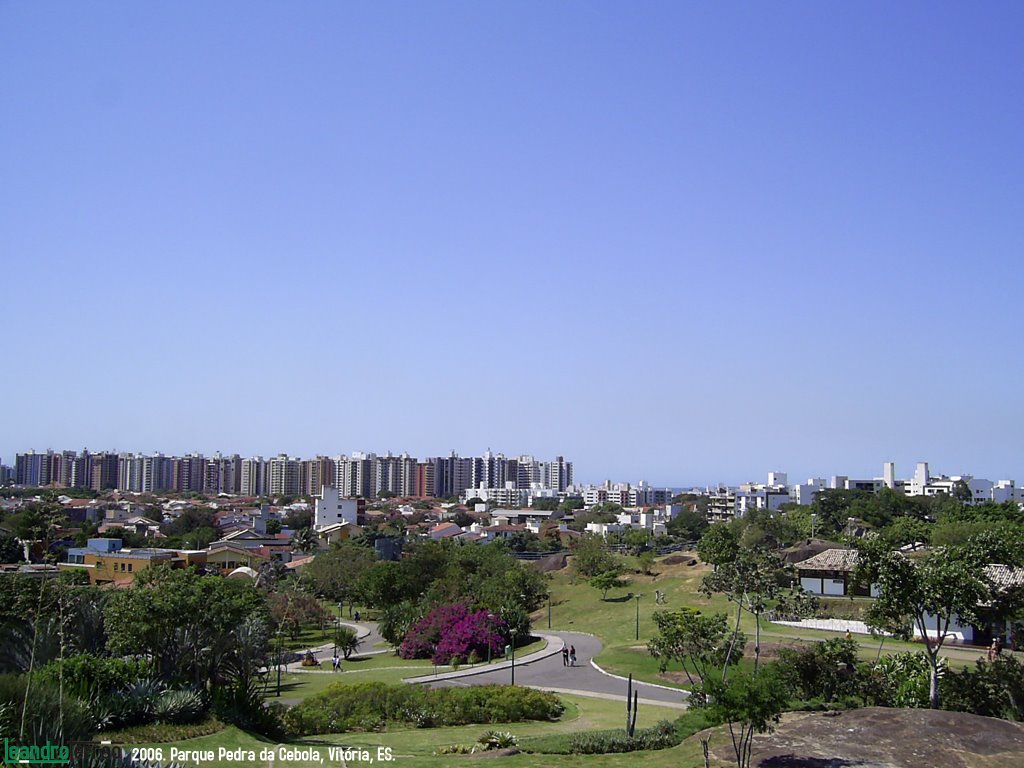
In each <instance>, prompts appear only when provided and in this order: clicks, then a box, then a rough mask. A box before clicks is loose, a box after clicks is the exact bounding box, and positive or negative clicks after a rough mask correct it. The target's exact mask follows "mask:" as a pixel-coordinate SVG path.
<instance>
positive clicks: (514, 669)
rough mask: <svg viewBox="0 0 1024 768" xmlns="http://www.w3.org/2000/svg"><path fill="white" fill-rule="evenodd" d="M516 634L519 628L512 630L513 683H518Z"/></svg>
mask: <svg viewBox="0 0 1024 768" xmlns="http://www.w3.org/2000/svg"><path fill="white" fill-rule="evenodd" d="M516 634H517V630H515V629H513V630H512V685H515V684H516Z"/></svg>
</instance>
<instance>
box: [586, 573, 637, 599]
mask: <svg viewBox="0 0 1024 768" xmlns="http://www.w3.org/2000/svg"><path fill="white" fill-rule="evenodd" d="M620 573H621V571H619V570H618V569H612V570H610V571H605V572H604V573H599V574H597V575H596V576H593V577H591V579H590V586H592V587H593V588H594V589H599V590H601V599H602V600H607V599H608V590H610V589H622V588H623V587H625V586H628V585H629V579H620V578H619V574H620Z"/></svg>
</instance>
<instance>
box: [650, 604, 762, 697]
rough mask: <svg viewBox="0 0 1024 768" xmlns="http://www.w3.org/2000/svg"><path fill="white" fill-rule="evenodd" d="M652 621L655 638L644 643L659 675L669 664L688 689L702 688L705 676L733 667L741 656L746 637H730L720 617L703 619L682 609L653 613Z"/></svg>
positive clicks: (697, 613) (722, 615)
mask: <svg viewBox="0 0 1024 768" xmlns="http://www.w3.org/2000/svg"><path fill="white" fill-rule="evenodd" d="M653 618H654V623H655V624H657V625H658V634H657V635H656V636H655V637H653V638H652V639H651V640H650V641H649V642H648V643H647V649H648V651H650V653H651V655H652V656H654V658H656V659H658V661H659V662H660V664H659V666H660V667H661V670H662V671H665V670H666V669H668V665H669V663H672V662H674V663H677V664H679V665H681V666H682V668H683V672H685V673H686V679H687V680H688V681H689V682H690V684H691V685H701V684H703V682H704V678H705V677H707V676H708V675H709V673H711V672H712V671H715V670H721V669H722V668H723V667H724V666H726V665H727V664H736V663H738V662H739V660H740V659H741V658H742V656H743V646H744V645H746V636H745V635H744V634H743V633H742V632H738V633H737V634H736V635H735V637H734V636H733V634H732V632H730V630H729V621H728V618H727V617H726V615H725V614H724V613H715V614H711V615H707V614H703V613H701V612H700V611H698V610H695V609H693V608H684V609H683V610H680V611H655V612H654V615H653ZM730 647H732V648H733V650H732V653H730Z"/></svg>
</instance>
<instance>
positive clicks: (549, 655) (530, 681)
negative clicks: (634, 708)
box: [406, 632, 689, 709]
mask: <svg viewBox="0 0 1024 768" xmlns="http://www.w3.org/2000/svg"><path fill="white" fill-rule="evenodd" d="M536 634H538V635H540V636H541V637H544V638H546V639H547V640H548V647H547V648H546V649H544V650H543V651H538V652H537V653H532V654H529V655H527V656H524V657H523V659H522V660H521V661H520V660H519V659H516V685H525V686H528V687H530V688H537V689H539V690H543V691H555V692H556V693H569V694H578V695H581V696H593V697H596V698H602V699H614V700H617V701H625V700H626V688H627V682H626V680H625V679H624V678H622V677H619V676H617V675H610V674H608V673H606V672H603V671H602V670H601V669H600V668H599V667H598V666H597V665H596V664H594V663H593V662H592V661H591V660H592V659H593V657H594V656H596V655H597V654H598V653H600V651H601V648H602V645H601V641H600V640H598V639H597V638H596V637H594V636H593V635H585V634H583V633H580V632H538V633H536ZM563 644H565V645H567V646H571V645H575V646H576V666H575V667H567V666H564V665H563V663H562V652H561V651H562V645H563ZM511 666H512V665H511V664H510V663H509V662H505V661H502V662H501V663H500V664H496V665H491V666H490V667H484V668H483V669H481V668H479V667H477V668H473V669H469V670H466V671H464V672H463V671H459V672H448V673H444V674H440V675H436V676H434V675H426V676H423V677H411V678H407V679H406V682H407V683H425V684H427V685H431V686H448V685H460V686H469V685H488V684H492V683H499V684H506V685H507V684H508V683H510V682H511V681H512V671H511ZM633 688H634V690H636V691H637V692H638V693H639V698H640V702H641V703H643V704H657V705H659V706H669V707H676V708H679V709H685V708H686V703H685V699H686V697H687V696H689V693H688V692H687V691H683V690H680V689H678V688H669V687H667V686H661V685H653V684H651V683H641V682H637V681H635V680H634V681H633Z"/></svg>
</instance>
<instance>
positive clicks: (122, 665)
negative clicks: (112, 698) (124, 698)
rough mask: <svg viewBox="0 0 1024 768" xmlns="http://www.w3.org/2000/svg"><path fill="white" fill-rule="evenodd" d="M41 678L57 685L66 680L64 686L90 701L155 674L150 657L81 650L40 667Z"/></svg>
mask: <svg viewBox="0 0 1024 768" xmlns="http://www.w3.org/2000/svg"><path fill="white" fill-rule="evenodd" d="M38 674H39V678H38V679H40V680H45V681H47V682H49V683H52V684H54V685H60V681H61V678H62V677H63V681H64V690H65V691H70V692H72V693H74V694H75V695H76V696H78V697H79V698H82V699H84V700H86V701H89V700H91V699H94V698H96V697H97V696H106V695H109V694H112V693H114V692H115V691H117V690H119V689H122V688H127V687H128V686H130V685H132V684H133V683H137V682H139V681H140V680H145V679H147V678H148V677H150V676H151V674H152V667H151V665H150V663H149V661H147V660H146V659H141V658H123V659H122V658H118V657H110V656H95V655H93V654H91V653H80V654H76V655H74V656H68V657H65V658H64V659H56V660H54V661H52V662H50V663H49V664H47V665H46V666H45V667H43V668H42V669H40V670H39V673H38Z"/></svg>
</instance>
